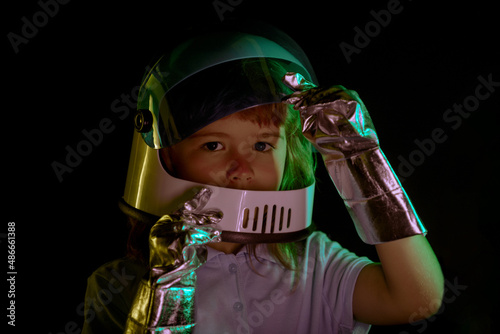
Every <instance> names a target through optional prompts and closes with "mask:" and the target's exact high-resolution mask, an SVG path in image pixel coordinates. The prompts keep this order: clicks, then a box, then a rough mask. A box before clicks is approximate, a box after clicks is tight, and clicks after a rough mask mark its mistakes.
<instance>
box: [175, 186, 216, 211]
mask: <svg viewBox="0 0 500 334" xmlns="http://www.w3.org/2000/svg"><path fill="white" fill-rule="evenodd" d="M211 195H212V190H210V189H209V188H206V187H203V188H201V189H200V190H199V191H198V192H197V193H196V194H195V195H194V196H193V198H192V199H190V200H189V201H187V202H186V203H184V205H183V207H182V209H181V210H180V211H183V212H186V211H187V212H197V211H199V210H201V209H202V208H204V207H205V205H207V203H208V200H209V199H210V196H211ZM183 212H181V214H182V213H183Z"/></svg>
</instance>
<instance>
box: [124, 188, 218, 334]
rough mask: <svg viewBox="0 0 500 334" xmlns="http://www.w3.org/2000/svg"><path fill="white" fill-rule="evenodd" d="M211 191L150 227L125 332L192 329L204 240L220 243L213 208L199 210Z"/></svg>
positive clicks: (177, 333)
mask: <svg viewBox="0 0 500 334" xmlns="http://www.w3.org/2000/svg"><path fill="white" fill-rule="evenodd" d="M210 195H211V191H210V190H209V189H207V188H202V189H201V190H200V191H199V192H198V193H197V194H196V195H195V196H194V197H193V199H192V200H190V201H187V202H186V203H185V204H184V206H183V207H182V208H181V209H180V210H178V211H177V212H175V213H173V214H171V215H165V216H163V217H162V218H160V220H158V222H157V223H156V224H155V225H154V226H153V227H152V228H151V232H150V238H149V248H150V261H149V262H150V267H151V270H150V272H149V274H148V277H145V278H144V279H143V280H142V281H141V284H140V286H139V289H138V291H137V294H136V297H135V300H134V303H133V305H132V308H131V310H130V313H129V316H128V320H127V324H126V327H125V333H130V334H132V333H172V334H173V333H176V334H180V333H182V334H186V333H191V332H192V330H193V328H194V326H195V320H194V319H195V318H194V295H195V287H196V272H195V270H196V269H197V268H198V267H199V266H201V265H202V264H203V263H205V261H206V253H207V252H206V247H205V245H206V244H207V243H209V242H218V241H220V231H219V230H218V229H217V228H216V227H215V226H214V225H215V224H216V223H218V222H219V221H220V219H221V218H222V213H221V212H220V211H218V210H208V209H204V207H205V205H206V203H207V202H208V200H209V199H210Z"/></svg>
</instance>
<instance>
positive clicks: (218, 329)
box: [82, 232, 372, 334]
mask: <svg viewBox="0 0 500 334" xmlns="http://www.w3.org/2000/svg"><path fill="white" fill-rule="evenodd" d="M256 255H257V259H255V258H251V260H250V255H249V254H248V252H247V251H246V247H243V248H242V250H241V251H240V252H239V253H238V254H236V255H234V254H224V253H223V252H219V251H216V250H214V249H211V248H208V257H207V262H206V263H205V264H204V265H202V266H201V267H200V268H198V269H197V271H196V274H197V287H196V297H195V298H196V309H195V320H196V326H195V330H194V333H197V334H199V333H209V334H212V333H220V334H226V333H227V334H240V333H244V334H248V333H273V334H277V333H321V334H326V333H367V332H368V331H369V329H370V325H367V324H364V323H360V322H357V321H355V320H354V319H353V312H352V299H353V292H354V286H355V283H356V279H357V277H358V274H359V272H360V271H361V269H362V268H363V267H364V266H366V265H367V264H370V263H372V262H371V261H370V260H369V259H367V258H365V257H358V256H356V255H355V254H353V253H350V252H349V251H347V250H346V249H344V248H342V247H341V246H340V245H339V244H338V243H337V242H334V241H331V240H330V239H329V238H328V237H327V236H326V235H325V234H324V233H322V232H314V233H313V234H312V235H311V236H310V237H309V238H308V239H307V242H306V247H305V253H304V256H303V261H302V265H301V269H300V270H299V271H298V272H296V273H293V272H291V271H289V270H285V269H284V268H283V266H282V265H281V264H280V263H279V262H278V261H277V260H275V259H274V258H273V257H272V256H271V255H270V254H269V253H268V252H267V248H266V247H265V246H264V245H259V246H258V247H257V250H256ZM127 261H128V262H127ZM252 265H253V269H252ZM145 273H146V271H145V270H144V269H141V268H140V267H138V266H137V264H136V263H133V262H131V261H130V260H126V259H119V260H115V261H112V262H110V263H108V264H105V265H103V266H101V267H100V268H99V269H97V270H96V271H95V272H94V273H93V274H92V276H90V277H89V281H88V288H87V294H86V299H87V301H89V302H88V303H87V305H86V309H87V315H86V319H87V320H89V321H87V322H86V324H85V325H84V329H83V331H82V333H84V334H86V333H114V332H116V333H122V332H123V328H124V326H125V322H126V318H127V314H128V312H129V310H130V307H131V304H132V301H133V297H134V295H135V291H136V290H137V284H138V282H139V280H140V279H141V277H142V276H143V275H144V274H145ZM295 279H298V281H297V282H296V281H295ZM294 282H296V284H295V285H294ZM120 284H121V286H120ZM103 290H107V291H106V292H103ZM113 292H115V293H113ZM104 296H105V298H103V297H104Z"/></svg>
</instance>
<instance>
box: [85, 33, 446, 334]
mask: <svg viewBox="0 0 500 334" xmlns="http://www.w3.org/2000/svg"><path fill="white" fill-rule="evenodd" d="M270 31H271V32H269V30H265V31H264V30H259V31H258V32H254V33H248V32H246V31H242V30H240V31H218V32H212V33H207V34H204V35H203V36H201V37H200V38H194V39H191V40H189V41H188V42H185V43H183V44H181V45H180V46H178V47H177V48H175V49H174V51H173V52H171V53H170V54H169V55H167V56H165V57H163V58H162V59H161V60H160V61H159V62H158V63H157V64H156V65H155V66H154V67H153V69H152V70H151V71H150V73H148V75H147V76H146V78H145V80H144V83H143V86H142V87H141V93H140V96H139V101H138V109H139V113H138V116H137V117H136V125H137V129H138V131H139V132H141V134H142V138H138V137H139V136H138V135H136V138H135V139H134V144H133V146H134V149H133V152H132V155H131V164H130V166H129V176H128V180H127V185H126V190H125V196H124V200H125V203H122V207H123V208H124V210H125V211H126V212H128V213H129V216H131V219H130V221H131V223H132V228H131V234H130V238H129V244H128V246H129V248H128V250H129V253H128V256H127V257H126V258H124V259H119V260H116V261H112V262H110V263H108V264H105V265H103V266H102V267H101V268H99V269H98V270H96V272H94V273H93V275H92V276H91V277H90V278H89V283H88V289H87V295H86V321H85V325H84V330H83V333H123V332H124V331H126V332H128V333H133V332H144V333H149V332H153V331H157V332H163V333H191V332H195V333H272V332H279V333H281V332H284V333H353V332H356V333H362V332H363V333H366V332H368V330H369V328H370V325H369V324H396V323H405V322H409V321H415V320H417V319H419V317H425V316H430V315H431V314H433V313H434V312H436V311H437V310H438V309H439V307H440V300H441V296H442V293H443V291H442V290H443V278H442V274H441V271H440V268H439V264H438V263H437V260H436V259H435V256H434V254H433V252H432V249H431V248H430V246H429V244H428V243H427V241H426V239H425V237H424V235H423V234H424V233H425V229H424V228H423V226H422V224H421V223H420V221H419V220H418V217H417V216H416V214H415V213H414V212H413V208H412V207H411V204H410V202H409V201H408V199H407V197H406V194H405V193H404V191H403V190H402V188H401V186H400V184H399V182H398V181H397V179H395V177H394V176H393V174H392V170H391V169H390V166H389V165H388V164H387V163H386V160H385V157H384V156H383V154H382V152H381V151H380V149H379V147H378V141H377V139H376V134H375V132H374V129H373V126H372V125H371V122H370V119H369V116H368V114H367V112H366V108H364V105H363V104H362V102H361V100H360V99H359V97H358V96H357V94H355V92H352V91H348V90H346V89H345V88H343V87H341V86H336V87H332V88H327V89H322V88H317V87H315V85H313V84H312V83H311V82H312V81H314V80H315V79H314V75H313V74H312V70H311V69H310V66H309V64H308V61H307V59H306V58H305V56H303V54H302V53H301V51H300V49H299V48H298V46H296V45H295V44H294V42H293V41H291V40H289V38H288V37H287V36H285V35H283V34H282V33H280V32H278V31H276V30H270ZM278 41H279V44H278V43H277V42H278ZM287 72H288V74H287ZM297 73H301V74H302V75H304V76H306V78H304V77H302V76H301V75H299V74H297ZM282 78H284V82H285V83H286V85H285V84H284V83H283V82H282V81H281V80H282ZM287 86H288V87H287ZM289 87H290V88H292V89H293V90H290V89H289ZM293 91H295V93H293ZM292 93H293V94H292ZM284 98H285V100H284V101H285V102H286V103H282V100H283V99H284ZM297 110H298V111H297ZM301 118H302V122H301ZM309 142H311V143H312V144H314V146H315V147H316V149H317V150H318V152H319V153H320V154H321V155H322V157H323V160H324V162H325V164H326V167H327V169H328V171H329V173H330V176H331V177H332V180H333V181H334V183H335V185H336V187H337V189H338V190H339V193H340V195H341V197H342V198H343V199H344V201H345V202H346V205H347V207H348V210H349V212H350V213H351V215H352V217H353V220H354V222H355V224H356V228H357V230H358V232H359V234H360V236H361V237H362V239H363V240H364V241H365V242H368V243H371V244H375V247H376V248H377V252H378V254H379V257H380V260H381V263H373V262H371V261H370V260H368V259H366V258H360V257H357V256H356V255H354V254H352V253H350V252H348V251H347V250H345V249H343V248H342V247H341V246H340V245H339V244H338V243H336V242H334V241H331V240H329V239H328V238H327V237H326V236H325V234H323V233H321V232H313V233H312V234H310V235H309V236H307V237H306V238H303V237H297V235H298V234H293V238H292V237H290V235H286V234H284V235H285V236H286V238H284V239H283V241H281V242H269V240H264V239H262V240H264V241H265V242H266V243H259V242H257V243H256V241H255V240H259V239H255V238H254V236H250V239H248V240H250V241H248V242H243V241H245V239H241V238H240V237H241V235H243V236H245V235H244V234H241V233H237V232H236V233H231V231H226V230H223V231H222V233H221V232H220V230H218V229H217V223H218V222H220V221H221V219H223V218H222V217H223V215H224V214H225V212H224V211H222V213H220V212H219V210H218V209H220V208H211V207H209V205H207V203H209V200H210V198H211V197H212V196H216V194H213V193H212V191H211V190H210V189H211V188H213V187H211V186H216V187H222V188H231V189H241V190H242V191H243V190H252V191H269V192H276V196H280V193H281V194H284V192H283V191H284V190H296V189H303V188H306V187H308V186H311V184H313V183H314V159H313V154H312V153H311V147H310V144H309ZM144 143H146V144H147V145H148V146H149V147H147V146H146V145H145V144H144ZM153 148H154V149H153ZM155 149H159V151H158V150H155ZM170 176H174V177H175V178H176V179H181V180H187V181H191V182H195V183H197V184H201V185H206V187H204V188H203V189H202V190H201V191H199V192H198V193H197V194H196V195H194V196H193V194H191V196H190V197H189V198H185V199H183V202H185V205H184V206H183V207H182V208H181V209H179V210H174V209H173V207H171V206H169V202H172V201H173V200H172V199H171V197H169V196H170V195H169V194H170V193H172V191H173V190H172V188H171V187H170V186H169V184H167V183H168V182H170V181H167V180H169V178H170ZM214 189H216V188H214ZM283 196H284V195H283ZM206 205H207V207H205V206H206ZM304 205H305V204H304ZM226 213H227V212H226ZM332 215H334V213H332ZM157 216H162V217H161V219H159V220H158V218H159V217H157ZM273 217H274V214H273ZM273 219H274V218H273ZM153 225H154V226H153ZM152 226H153V227H152ZM307 227H309V225H308V224H307V222H306V224H304V230H303V231H308V232H307V233H309V232H310V229H309V228H307ZM233 232H234V231H233ZM307 233H306V234H307ZM301 236H303V234H301ZM245 237H246V236H245ZM263 237H266V235H264V236H263ZM252 238H253V239H252ZM297 239H299V240H297ZM221 240H222V241H221ZM242 240H243V241H242ZM148 241H149V248H148ZM143 278H144V279H143ZM194 292H196V294H195V293H194ZM193 296H195V298H196V302H194V303H193ZM162 303H163V304H162ZM422 310H424V311H422ZM193 311H194V312H193ZM166 318H168V319H166ZM127 319H128V320H127Z"/></svg>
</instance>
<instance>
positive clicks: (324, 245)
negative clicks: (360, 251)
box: [304, 231, 372, 271]
mask: <svg viewBox="0 0 500 334" xmlns="http://www.w3.org/2000/svg"><path fill="white" fill-rule="evenodd" d="M304 256H305V257H306V260H307V261H308V262H311V261H313V262H314V263H315V264H316V266H318V267H324V268H325V269H327V268H332V267H333V268H336V269H337V270H355V271H359V270H361V269H362V268H363V267H364V266H366V265H367V264H370V263H372V261H371V260H369V259H368V258H367V257H364V256H358V255H357V254H355V253H353V252H351V251H349V250H348V249H346V248H344V247H342V245H341V244H340V243H338V242H336V241H333V240H331V239H330V238H329V237H328V236H327V235H326V234H325V233H324V232H320V231H316V232H314V233H312V234H311V235H310V236H309V238H308V239H307V242H306V246H305V254H304Z"/></svg>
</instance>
